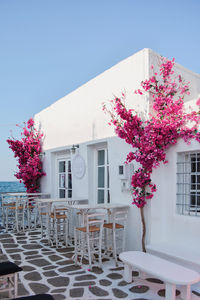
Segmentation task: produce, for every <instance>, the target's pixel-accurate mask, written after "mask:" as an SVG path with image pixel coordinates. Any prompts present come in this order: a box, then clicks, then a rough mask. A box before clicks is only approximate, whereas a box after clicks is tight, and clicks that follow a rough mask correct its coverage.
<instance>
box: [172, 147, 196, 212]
mask: <svg viewBox="0 0 200 300" xmlns="http://www.w3.org/2000/svg"><path fill="white" fill-rule="evenodd" d="M176 205H177V212H178V213H179V214H183V215H192V216H200V152H184V153H179V154H178V160H177V202H176Z"/></svg>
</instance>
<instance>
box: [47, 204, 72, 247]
mask: <svg viewBox="0 0 200 300" xmlns="http://www.w3.org/2000/svg"><path fill="white" fill-rule="evenodd" d="M67 213H68V208H66V207H65V206H64V205H62V206H61V205H56V206H54V208H53V211H52V212H51V213H50V215H49V218H50V222H49V225H50V229H49V232H50V238H51V243H52V244H53V243H54V242H55V243H56V248H58V245H59V242H60V241H61V240H64V243H65V245H66V246H67V244H68V216H67Z"/></svg>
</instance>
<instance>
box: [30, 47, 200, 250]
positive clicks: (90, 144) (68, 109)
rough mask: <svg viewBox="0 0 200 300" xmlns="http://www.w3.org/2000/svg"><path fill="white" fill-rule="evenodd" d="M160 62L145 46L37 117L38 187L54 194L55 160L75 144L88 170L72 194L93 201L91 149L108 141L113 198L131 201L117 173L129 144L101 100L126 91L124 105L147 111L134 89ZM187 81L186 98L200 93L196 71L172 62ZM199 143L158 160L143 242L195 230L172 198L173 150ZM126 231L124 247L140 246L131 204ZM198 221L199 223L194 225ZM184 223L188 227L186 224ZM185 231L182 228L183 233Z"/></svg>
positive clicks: (136, 216) (67, 154)
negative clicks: (40, 138)
mask: <svg viewBox="0 0 200 300" xmlns="http://www.w3.org/2000/svg"><path fill="white" fill-rule="evenodd" d="M158 61H159V55H157V54H156V53H154V52H153V51H152V50H150V49H144V50H142V51H140V52H138V53H136V54H134V55H133V56H131V57H129V58H127V59H126V60H124V61H122V62H120V63H119V64H117V65H115V66H114V67H112V68H111V69H109V70H107V71H105V72H104V73H102V74H100V75H99V76H97V77H96V78H94V79H92V80H91V81H89V82H87V83H86V84H85V85H83V86H81V87H80V88H78V89H77V90H75V91H74V92H72V93H70V94H69V95H67V96H65V97H63V98H62V99H60V100H58V101H57V102H55V103H54V104H52V105H51V106H49V107H48V108H46V109H45V110H43V111H41V112H40V113H38V114H37V115H36V116H35V120H36V121H37V123H38V124H40V127H41V130H42V131H43V132H44V133H45V139H44V151H45V153H46V154H45V156H44V158H43V162H44V169H45V171H46V173H47V176H46V177H43V179H42V190H43V191H44V192H49V191H50V192H51V194H52V196H53V197H57V187H56V162H57V159H58V158H62V157H63V158H65V157H71V158H72V159H73V155H72V154H71V152H70V148H71V145H72V144H79V146H80V147H79V150H78V152H79V153H80V155H81V156H82V157H83V158H84V160H85V162H86V166H87V168H86V173H85V175H84V177H83V178H82V179H77V178H74V177H73V197H74V198H78V199H79V198H80V199H81V198H82V199H89V201H90V203H92V202H94V201H95V197H96V189H95V186H94V184H95V179H94V178H95V169H94V168H95V166H94V150H95V148H96V147H98V145H101V144H107V146H108V150H109V158H110V192H111V201H112V202H120V203H127V204H130V205H131V199H132V198H131V193H130V192H127V191H126V192H122V191H121V181H120V179H119V175H118V166H119V164H122V163H123V162H124V161H125V158H126V154H127V153H128V152H129V150H130V148H129V146H128V145H127V144H126V143H125V142H124V141H123V140H120V139H119V138H117V137H115V136H114V131H113V128H112V127H110V126H108V124H107V122H108V120H109V118H108V116H106V115H105V114H104V113H103V112H102V102H106V101H107V100H109V99H111V98H113V95H116V96H119V95H120V93H121V91H124V90H125V91H126V94H127V104H128V105H129V106H130V107H132V108H135V109H136V110H138V111H142V112H144V111H145V113H146V112H148V101H147V100H148V99H146V98H145V97H141V96H136V95H135V94H134V90H135V89H138V88H139V87H140V82H141V81H142V80H144V79H146V78H148V77H149V74H150V73H151V68H150V66H151V65H152V64H154V65H155V64H156V63H158ZM176 69H177V71H178V72H181V73H182V74H183V77H184V78H185V79H186V81H190V82H191V87H192V90H191V95H190V96H188V97H187V98H186V101H189V100H191V99H196V98H197V95H199V94H200V76H199V75H197V74H194V73H192V72H191V71H189V70H186V69H185V68H183V67H182V66H180V65H177V66H176ZM192 147H193V148H195V147H196V148H197V145H194V146H193V144H192V145H191V147H190V148H188V146H187V145H185V144H182V143H179V144H178V145H177V146H176V147H172V148H171V149H170V150H169V152H168V156H169V164H168V165H165V166H163V165H161V166H160V168H158V169H157V170H156V171H155V172H154V173H153V180H154V182H155V183H156V184H157V187H158V191H157V192H156V194H155V196H154V198H153V199H152V201H151V202H149V204H148V205H147V206H146V208H145V215H146V219H147V243H154V242H155V243H159V242H160V241H162V240H168V239H171V240H174V241H176V239H177V236H178V237H179V240H180V241H182V242H183V241H184V238H183V235H184V234H185V233H186V234H187V237H188V239H193V237H195V235H196V234H197V230H198V229H197V227H198V225H199V220H197V219H195V220H194V218H190V219H188V218H187V217H183V216H177V215H176V214H175V203H176V190H175V188H176V187H175V185H176V178H175V177H176V153H177V151H184V149H187V150H191V149H193V148H192ZM128 222H129V226H128V228H129V231H128V236H127V249H129V250H130V249H141V240H140V236H141V226H140V215H139V210H138V209H137V208H136V207H133V206H131V209H130V217H129V221H128ZM197 223H198V224H197ZM185 226H186V227H187V228H186V230H185V229H184V228H185ZM184 231H185V232H184ZM199 240H200V239H199Z"/></svg>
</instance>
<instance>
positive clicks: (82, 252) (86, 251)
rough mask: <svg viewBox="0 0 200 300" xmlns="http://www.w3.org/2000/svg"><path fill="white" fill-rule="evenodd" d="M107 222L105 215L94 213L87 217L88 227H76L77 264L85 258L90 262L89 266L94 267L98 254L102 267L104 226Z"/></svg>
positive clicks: (75, 256)
mask: <svg viewBox="0 0 200 300" xmlns="http://www.w3.org/2000/svg"><path fill="white" fill-rule="evenodd" d="M104 220H105V214H104V213H98V214H97V213H93V214H87V215H85V221H86V225H85V226H84V227H75V229H74V240H75V255H74V259H75V264H77V262H78V257H79V256H80V261H81V263H82V259H83V257H87V258H88V260H89V266H90V268H91V266H92V260H93V259H94V254H95V253H96V254H98V257H99V266H100V267H101V265H102V258H101V256H102V255H101V252H102V235H103V224H104Z"/></svg>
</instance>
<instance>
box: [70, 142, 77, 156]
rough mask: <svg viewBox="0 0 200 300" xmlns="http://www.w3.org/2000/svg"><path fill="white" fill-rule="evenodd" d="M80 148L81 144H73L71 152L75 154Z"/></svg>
mask: <svg viewBox="0 0 200 300" xmlns="http://www.w3.org/2000/svg"><path fill="white" fill-rule="evenodd" d="M78 148H79V145H78V144H77V145H74V144H73V145H72V147H71V152H72V153H73V154H74V153H75V152H76V149H78Z"/></svg>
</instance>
